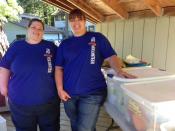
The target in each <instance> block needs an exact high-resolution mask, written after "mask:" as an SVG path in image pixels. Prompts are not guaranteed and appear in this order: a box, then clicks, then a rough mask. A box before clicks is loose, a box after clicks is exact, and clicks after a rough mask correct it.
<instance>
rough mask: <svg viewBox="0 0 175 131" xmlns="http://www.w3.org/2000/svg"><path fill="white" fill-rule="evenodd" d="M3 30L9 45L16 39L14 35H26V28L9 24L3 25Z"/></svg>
mask: <svg viewBox="0 0 175 131" xmlns="http://www.w3.org/2000/svg"><path fill="white" fill-rule="evenodd" d="M4 30H5V33H6V35H7V39H8V41H9V43H12V42H13V41H14V40H15V39H16V35H26V28H23V27H20V26H17V25H15V24H13V23H11V22H8V23H7V24H5V26H4Z"/></svg>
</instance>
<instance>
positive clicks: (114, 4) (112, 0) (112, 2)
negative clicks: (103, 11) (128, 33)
mask: <svg viewBox="0 0 175 131" xmlns="http://www.w3.org/2000/svg"><path fill="white" fill-rule="evenodd" d="M102 2H103V3H104V4H105V5H107V6H108V7H110V8H111V9H112V10H113V11H114V12H115V14H117V15H118V16H119V17H120V18H122V19H127V18H128V16H129V15H128V12H127V11H126V10H124V9H123V7H122V6H121V5H120V2H119V0H102Z"/></svg>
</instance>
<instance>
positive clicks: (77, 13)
mask: <svg viewBox="0 0 175 131" xmlns="http://www.w3.org/2000/svg"><path fill="white" fill-rule="evenodd" d="M76 17H77V18H79V19H84V20H86V16H85V14H84V13H83V12H82V11H81V10H80V9H74V10H72V11H71V12H70V14H69V20H72V19H75V18H76Z"/></svg>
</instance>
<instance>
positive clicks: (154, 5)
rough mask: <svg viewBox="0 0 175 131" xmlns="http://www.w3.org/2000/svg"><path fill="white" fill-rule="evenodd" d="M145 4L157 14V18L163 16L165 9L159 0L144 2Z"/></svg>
mask: <svg viewBox="0 0 175 131" xmlns="http://www.w3.org/2000/svg"><path fill="white" fill-rule="evenodd" d="M144 2H145V4H146V5H147V6H148V7H149V8H150V9H151V10H152V11H153V12H154V14H156V15H157V16H162V15H163V8H162V7H161V6H160V4H159V2H158V0H144Z"/></svg>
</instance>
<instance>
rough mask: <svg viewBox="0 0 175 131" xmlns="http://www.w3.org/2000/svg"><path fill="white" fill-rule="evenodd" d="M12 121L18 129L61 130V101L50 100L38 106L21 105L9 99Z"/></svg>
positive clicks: (26, 130) (29, 130)
mask: <svg viewBox="0 0 175 131" xmlns="http://www.w3.org/2000/svg"><path fill="white" fill-rule="evenodd" d="M9 105H10V111H11V116H12V121H13V123H14V125H15V127H16V131H37V125H39V128H40V131H59V130H60V102H59V100H53V101H50V102H49V103H47V104H43V105H37V106H20V105H16V104H14V103H12V102H10V101H9Z"/></svg>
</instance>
